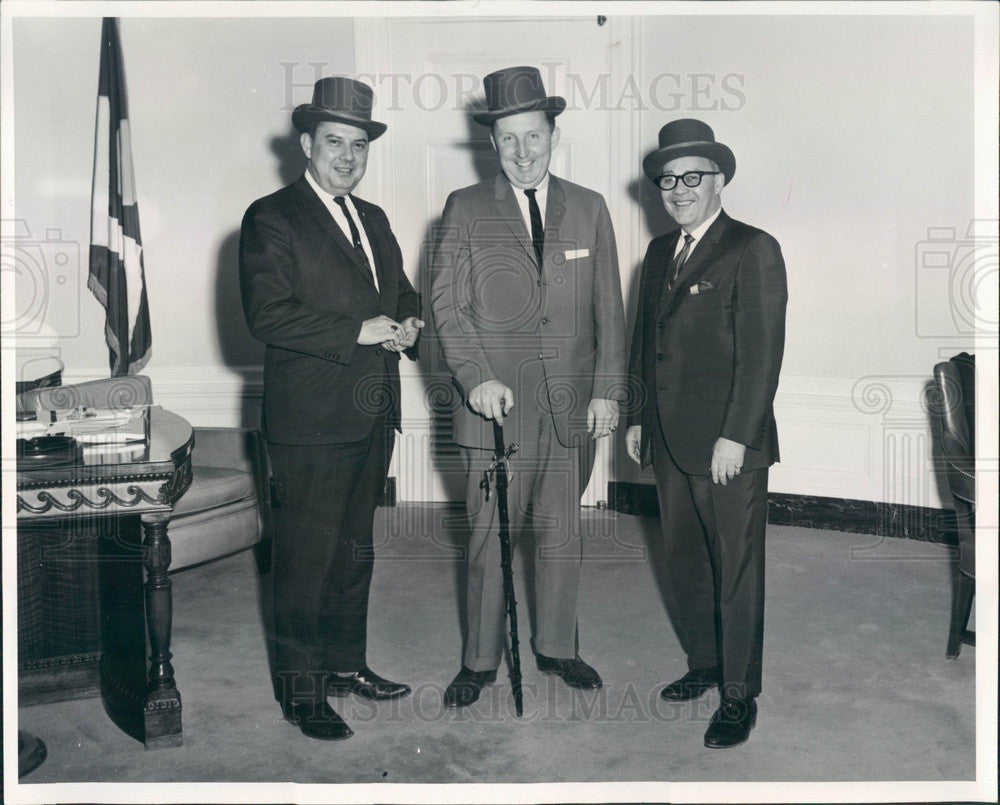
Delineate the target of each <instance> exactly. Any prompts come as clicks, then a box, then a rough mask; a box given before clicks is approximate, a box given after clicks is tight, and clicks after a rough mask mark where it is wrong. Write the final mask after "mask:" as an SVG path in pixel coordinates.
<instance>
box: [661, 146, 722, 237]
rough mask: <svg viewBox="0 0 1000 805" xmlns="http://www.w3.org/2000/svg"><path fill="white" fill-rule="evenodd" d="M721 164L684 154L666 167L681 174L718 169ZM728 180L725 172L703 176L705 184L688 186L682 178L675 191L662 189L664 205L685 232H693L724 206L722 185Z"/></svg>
mask: <svg viewBox="0 0 1000 805" xmlns="http://www.w3.org/2000/svg"><path fill="white" fill-rule="evenodd" d="M718 169H719V167H718V166H717V165H716V164H715V163H714V162H712V161H711V160H710V159H706V158H705V157H680V158H679V159H672V160H670V162H668V163H667V164H666V165H664V166H663V173H664V174H673V175H674V176H680V175H681V174H683V173H687V172H688V171H717V170H718ZM725 184H726V179H725V177H724V176H723V175H722V174H718V175H717V176H702V177H701V184H700V185H698V186H697V187H688V186H687V185H686V184H684V182H681V181H678V182H677V184H676V185H674V189H673V190H661V191H660V193H661V195H662V196H663V206H664V207H666V208H667V212H669V213H670V217H671V218H673V219H674V220H675V221H676V222H677V223H678V224H680V227H681V229H683V230H684V231H685V232H693V231H694V230H695V229H697V228H698V227H699V226H701V224H703V223H704V222H705V221H706V220H708V219H709V218H710V217H711V216H712V215H713V214H714V213H715V211H716V210H717V209H719V207H721V206H722V198H721V197H720V194H721V193H722V188H723V186H724V185H725Z"/></svg>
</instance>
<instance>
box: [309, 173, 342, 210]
mask: <svg viewBox="0 0 1000 805" xmlns="http://www.w3.org/2000/svg"><path fill="white" fill-rule="evenodd" d="M306 181H307V182H309V186H310V187H312V189H313V190H315V191H316V195H317V196H319V197H320V200H321V201H322V202H323V203H324V204H326V206H327V207H331V205H333V204H335V203H336V202H335V201H334V200H333V199H334V198H335V196H334V195H333V194H332V193H328V192H327V191H326V190H324V189H323V188H322V187H320V186H319V182H317V181H316V179H315V177H314V176H313V175H312V174H311V173H310V172H309V169H308V168H307V169H306ZM340 195H342V196H343V197H344V198H345V199H346V200H347V203H348V204H349V205H350V207H351V209H354V199H352V198H351V194H350V193H341V194H340ZM331 209H332V207H331Z"/></svg>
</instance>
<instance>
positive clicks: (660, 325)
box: [656, 321, 666, 330]
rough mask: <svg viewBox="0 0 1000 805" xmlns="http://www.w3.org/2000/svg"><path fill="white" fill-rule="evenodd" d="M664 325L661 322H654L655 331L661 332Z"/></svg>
mask: <svg viewBox="0 0 1000 805" xmlns="http://www.w3.org/2000/svg"><path fill="white" fill-rule="evenodd" d="M665 326H666V325H665V324H664V323H663V322H662V321H658V322H656V329H657V330H662V329H663V328H664V327H665Z"/></svg>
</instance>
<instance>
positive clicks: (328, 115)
mask: <svg viewBox="0 0 1000 805" xmlns="http://www.w3.org/2000/svg"><path fill="white" fill-rule="evenodd" d="M372 101H373V95H372V88H371V87H369V86H368V85H367V84H362V83H361V82H360V81H355V80H354V79H353V78H347V77H346V76H342V75H335V76H333V77H331V78H321V79H320V80H319V81H317V82H316V85H315V86H314V87H313V99H312V103H304V104H302V105H301V106H297V107H295V111H294V112H292V125H294V126H295V128H297V129H298V130H299V131H303V132H304V131H306V130H307V129H308V127H309V125H310V124H311V123H314V122H316V121H319V120H335V121H337V122H338V123H346V124H348V125H349V126H357V127H358V128H359V129H363V130H364V131H365V132H367V133H368V139H369V140H374V139H376V138H378V137H381V136H382V135H383V134H385V130H386V128H387V126H386V125H385V123H377V122H375V121H374V120H372Z"/></svg>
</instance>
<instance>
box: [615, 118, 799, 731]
mask: <svg viewBox="0 0 1000 805" xmlns="http://www.w3.org/2000/svg"><path fill="white" fill-rule="evenodd" d="M643 169H644V170H645V172H646V174H647V175H648V176H649V178H650V179H651V180H652V181H653V182H654V183H655V184H656V185H657V186H658V187H659V188H660V191H661V193H662V195H663V204H664V206H665V207H666V209H667V212H669V213H670V215H671V216H672V217H673V218H674V220H675V221H676V222H677V223H678V224H679V225H680V229H679V230H676V231H674V232H671V233H669V234H667V235H662V236H660V237H658V238H655V239H654V240H653V241H652V242H651V243H650V244H649V249H648V250H647V252H646V258H645V261H644V263H643V267H642V278H641V280H640V285H639V294H638V298H639V307H638V313H637V317H636V324H635V331H634V334H633V338H632V349H631V357H630V360H629V375H630V378H631V379H632V380H633V381H635V382H641V383H642V384H644V388H645V391H646V394H645V399H644V403H643V405H642V406H641V409H640V410H636V411H635V412H633V413H632V414H630V415H629V418H628V426H629V428H628V431H627V433H626V437H625V438H626V446H627V448H628V452H629V455H630V456H631V457H632V458H633V459H634V460H635V461H636V462H638V463H640V464H641V465H646V464H648V463H649V462H650V460H652V464H653V470H654V474H655V476H656V487H657V493H658V496H659V502H660V517H661V522H662V529H663V538H664V541H665V543H666V566H665V570H666V572H667V577H668V580H669V591H668V601H667V606H668V610H669V612H670V616H671V619H672V621H673V624H674V628H675V630H676V631H677V636H678V638H679V639H680V642H681V646H682V647H683V649H684V651H685V653H686V654H687V661H688V673H686V674H685V675H684V676H683V677H681V678H680V679H678V680H677V681H676V682H673V683H671V684H670V685H667V686H666V688H664V690H663V691H661V693H660V696H661V697H662V698H663V699H665V700H667V701H683V700H687V699H695V698H698V697H699V696H701V695H702V694H703V693H705V692H706V691H707V690H708V689H709V688H712V687H715V686H721V693H722V698H721V703H720V705H719V708H718V710H716V712H715V714H714V716H713V717H712V721H711V723H710V724H709V727H708V731H707V732H706V733H705V745H706V746H708V747H716V748H721V747H728V746H735V745H737V744H739V743H742V742H743V741H745V740H746V739H747V737H748V736H749V734H750V730H751V729H752V728H753V725H754V723H755V721H756V716H757V705H756V701H755V699H756V697H757V695H758V694H759V693H760V690H761V655H762V646H763V629H764V530H765V525H766V523H767V472H768V467H769V466H770V465H771V464H772V463H774V462H775V461H777V460H778V435H777V429H776V427H775V421H774V410H773V407H772V404H773V401H774V395H775V391H776V390H777V387H778V372H779V370H780V368H781V356H782V351H783V348H784V336H785V304H786V301H787V298H788V292H787V289H786V282H785V265H784V261H783V260H782V257H781V249H780V247H779V246H778V242H777V241H776V240H775V239H774V238H773V237H771V236H770V235H768V234H767V233H766V232H763V231H761V230H759V229H755V228H754V227H751V226H747V225H746V224H744V223H740V222H739V221H734V220H733V219H732V218H730V217H729V216H728V215H726V213H725V212H724V211H723V210H722V202H721V198H720V194H721V192H722V188H723V187H724V186H725V185H726V184H728V183H729V180H730V179H732V177H733V173H734V172H735V170H736V159H735V157H734V156H733V153H732V151H731V150H730V149H729V148H728V147H726V146H725V145H723V144H722V143H717V142H716V141H715V135H714V132H713V131H712V129H711V128H709V127H708V126H707V125H706V124H704V123H702V122H701V121H698V120H690V119H685V120H675V121H673V122H671V123H668V124H667V125H666V126H664V127H663V128H662V129H661V130H660V147H659V148H658V149H657V150H656V151H654V152H653V153H651V154H650V155H649V156H647V157H646V159H645V160H644V162H643Z"/></svg>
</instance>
